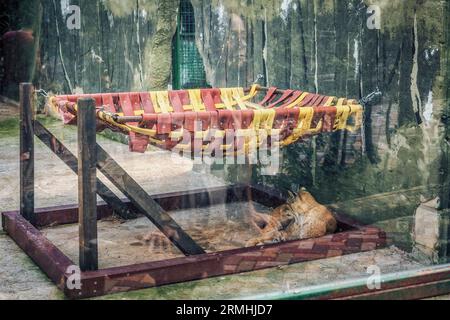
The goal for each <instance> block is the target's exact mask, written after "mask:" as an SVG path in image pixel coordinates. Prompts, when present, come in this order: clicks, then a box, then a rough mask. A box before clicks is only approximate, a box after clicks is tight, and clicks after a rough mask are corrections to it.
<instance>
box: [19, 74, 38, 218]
mask: <svg viewBox="0 0 450 320" xmlns="http://www.w3.org/2000/svg"><path fill="white" fill-rule="evenodd" d="M33 92H34V87H33V85H32V84H31V83H22V84H20V106H19V109H20V110H19V112H20V120H19V121H20V214H21V215H22V216H23V217H24V218H25V219H26V220H27V221H29V222H30V223H31V224H33V225H34V224H35V223H36V216H35V214H34V129H33V127H34V123H33V122H34V107H33Z"/></svg>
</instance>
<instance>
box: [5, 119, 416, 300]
mask: <svg viewBox="0 0 450 320" xmlns="http://www.w3.org/2000/svg"><path fill="white" fill-rule="evenodd" d="M50 128H51V130H52V132H54V133H55V135H57V136H58V137H59V138H61V139H62V140H63V141H64V143H65V144H66V145H67V146H68V147H69V148H70V149H71V150H72V151H75V150H76V144H75V128H70V127H69V128H67V127H66V128H63V127H62V125H61V124H59V123H55V122H52V123H51V125H50ZM98 139H99V142H100V144H101V145H102V146H103V147H104V148H105V149H106V150H107V151H108V152H110V154H111V155H113V156H114V158H115V159H116V160H117V161H118V162H119V163H120V164H121V165H122V166H123V167H125V169H126V170H127V171H128V172H130V173H131V175H132V176H133V177H134V178H135V179H136V180H137V181H138V182H139V183H141V184H142V185H143V187H144V188H145V189H146V190H147V191H148V192H149V193H150V194H155V193H163V192H171V191H181V190H186V189H197V188H201V187H215V186H222V185H225V182H224V181H223V180H221V179H219V178H217V177H216V176H212V175H208V174H204V173H203V174H200V173H197V172H193V171H192V168H193V164H192V162H191V161H190V160H187V159H182V158H179V157H172V156H171V155H170V154H169V153H166V152H161V151H153V152H148V153H146V154H144V155H141V154H132V153H129V152H128V147H127V146H125V145H121V144H119V143H115V142H112V141H110V140H107V139H105V138H102V137H99V138H98ZM18 146H19V141H18V135H17V132H13V133H11V130H9V131H8V132H6V131H3V132H2V127H1V126H0V149H1V152H0V185H1V186H3V188H1V189H0V211H8V210H15V209H17V207H18V190H19V189H18V182H19V173H18V168H19V163H18ZM108 185H109V186H110V187H111V188H112V189H113V190H115V189H114V188H113V187H112V186H111V185H110V184H108ZM76 190H77V177H76V176H75V175H74V174H73V173H72V172H71V171H70V170H69V169H67V168H66V167H65V165H64V164H63V163H62V162H61V161H60V160H59V159H57V158H56V156H54V155H53V154H51V152H49V151H48V150H47V149H46V147H45V146H44V145H43V144H41V143H39V142H36V206H37V207H46V206H53V205H61V204H73V203H76V202H77V194H76ZM242 208H244V209H245V204H243V207H241V208H240V209H239V208H237V209H236V208H235V209H234V210H238V209H239V210H244V209H242ZM211 210H212V211H214V212H216V213H217V212H222V214H223V212H224V211H226V210H229V209H227V208H212V209H210V211H209V212H212V211H211ZM195 213H196V215H198V213H199V212H198V211H197V212H195ZM178 214H181V215H183V214H184V216H185V217H186V216H189V215H191V214H192V212H184V213H178ZM114 228H120V229H121V230H124V233H123V234H124V235H125V236H124V239H125V238H126V241H125V240H124V241H121V244H120V245H117V244H116V245H115V242H114V241H113V240H114V230H115V229H114ZM147 228H148V229H147ZM100 230H102V232H103V238H102V239H103V240H101V241H104V242H103V245H104V246H105V248H108V246H109V247H111V248H114V249H113V250H112V251H111V254H109V255H108V254H106V255H105V256H104V257H106V258H105V259H103V263H105V265H111V264H114V263H116V264H121V263H126V262H128V261H129V260H130V259H131V260H134V259H136V260H138V261H139V259H144V258H145V255H144V256H139V250H141V252H142V248H139V246H135V248H134V249H130V250H134V251H133V252H134V254H131V255H130V256H129V257H126V252H127V248H130V247H133V245H131V244H132V243H133V241H134V242H136V239H137V238H138V237H139V235H142V234H145V233H146V232H147V230H149V231H150V230H151V226H150V225H149V223H148V222H146V221H144V220H136V221H134V222H129V223H128V224H118V223H117V222H116V221H104V222H101V223H100ZM45 232H46V234H47V235H48V237H49V238H51V239H52V240H53V241H55V243H56V244H58V246H59V247H60V248H61V249H62V250H63V251H66V252H67V254H69V255H70V254H71V252H72V254H74V253H73V252H75V251H74V250H73V248H74V246H75V247H76V245H77V242H76V226H65V227H60V228H54V229H50V230H47V231H45ZM221 232H222V234H226V232H224V231H223V230H222V231H221ZM216 235H217V234H216ZM241 240H242V239H241ZM108 241H109V242H108ZM221 245H222V246H223V241H222V244H221ZM228 245H231V246H232V244H231V243H229V244H228ZM136 248H137V249H136ZM0 249H1V251H2V254H1V255H0V299H63V298H64V297H63V296H62V294H61V293H60V292H59V291H58V290H57V289H56V288H55V286H54V285H53V284H52V283H51V282H50V281H49V280H48V278H47V277H46V276H45V275H44V274H43V273H42V272H41V271H40V270H39V269H38V268H37V267H36V266H35V265H34V264H33V262H32V261H31V260H30V259H29V258H28V257H27V256H26V255H25V254H24V253H23V252H22V251H21V250H20V249H19V248H18V247H17V246H16V245H15V243H14V242H13V241H12V240H11V239H10V238H9V237H8V236H7V235H6V234H5V233H4V232H2V231H1V229H0ZM114 250H115V251H114ZM173 254H174V255H176V254H177V253H176V252H173ZM122 255H123V256H125V257H126V258H123V257H122ZM147 256H148V254H147ZM108 257H109V261H108ZM72 258H73V259H76V256H73V257H72ZM101 260H102V259H101ZM144 260H145V259H144ZM101 263H102V262H101ZM373 265H376V266H378V267H379V268H380V269H381V271H382V273H390V272H395V271H405V270H411V269H417V268H420V267H421V266H423V265H422V264H420V263H419V262H416V261H414V260H413V259H412V258H411V257H410V256H409V255H408V254H407V253H405V252H403V251H401V250H399V249H397V248H396V247H390V248H386V249H382V250H376V251H372V252H367V253H360V254H355V255H349V256H345V257H338V258H332V259H325V260H320V261H313V262H308V263H301V264H296V265H292V266H286V267H282V268H274V269H269V270H263V271H257V272H251V273H246V274H242V275H234V276H227V277H219V278H214V279H207V280H202V281H194V282H189V283H183V284H176V285H170V286H165V287H161V288H151V289H147V290H140V291H135V292H130V293H124V294H117V295H111V296H107V297H102V299H231V298H241V297H248V296H255V295H260V294H264V293H268V292H272V291H279V290H287V289H295V288H301V287H305V286H309V285H317V284H323V283H329V282H332V281H336V280H343V279H348V278H360V277H367V276H368V275H367V268H368V267H369V266H373Z"/></svg>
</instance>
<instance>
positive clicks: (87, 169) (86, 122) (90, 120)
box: [77, 98, 98, 271]
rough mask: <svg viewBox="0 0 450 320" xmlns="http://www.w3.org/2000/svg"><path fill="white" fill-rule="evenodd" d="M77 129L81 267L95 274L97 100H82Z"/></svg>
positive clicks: (96, 267) (96, 251) (96, 259)
mask: <svg viewBox="0 0 450 320" xmlns="http://www.w3.org/2000/svg"><path fill="white" fill-rule="evenodd" d="M77 127H78V206H79V231H80V238H79V239H80V268H81V270H82V271H94V270H97V269H98V239H97V156H96V152H95V146H96V140H97V139H96V134H97V130H96V129H97V118H96V111H95V100H93V99H90V98H83V99H79V100H78V126H77Z"/></svg>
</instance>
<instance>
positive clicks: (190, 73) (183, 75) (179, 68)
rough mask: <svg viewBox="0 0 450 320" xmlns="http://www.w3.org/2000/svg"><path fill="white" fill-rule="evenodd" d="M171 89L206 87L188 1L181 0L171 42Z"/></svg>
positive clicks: (193, 20)
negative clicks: (175, 30) (175, 29)
mask: <svg viewBox="0 0 450 320" xmlns="http://www.w3.org/2000/svg"><path fill="white" fill-rule="evenodd" d="M172 50H173V55H172V57H173V67H172V70H173V71H172V79H173V80H172V82H173V83H172V85H173V89H175V90H179V89H194V88H204V87H206V86H207V82H206V74H205V68H204V65H203V59H202V57H201V55H200V53H199V51H198V48H197V45H196V42H195V17H194V8H193V7H192V4H191V2H190V1H189V0H181V4H180V10H179V15H178V27H177V32H176V35H175V37H174V41H173V49H172Z"/></svg>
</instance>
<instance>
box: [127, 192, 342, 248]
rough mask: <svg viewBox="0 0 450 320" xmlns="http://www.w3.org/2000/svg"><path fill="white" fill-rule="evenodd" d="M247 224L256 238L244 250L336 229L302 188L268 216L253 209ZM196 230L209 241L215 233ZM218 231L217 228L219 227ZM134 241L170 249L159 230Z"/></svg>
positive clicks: (233, 227)
mask: <svg viewBox="0 0 450 320" xmlns="http://www.w3.org/2000/svg"><path fill="white" fill-rule="evenodd" d="M247 222H248V224H249V225H250V226H251V227H252V228H253V229H254V230H255V231H256V232H254V234H256V235H257V236H256V237H255V238H252V239H250V240H248V241H247V242H246V247H253V246H258V245H266V244H274V243H280V242H284V241H291V240H302V239H309V238H317V237H321V236H324V235H326V234H330V233H334V232H335V231H336V228H337V222H336V219H335V218H334V216H333V214H332V213H331V212H330V211H329V210H328V209H327V208H326V207H325V206H323V205H321V204H319V203H318V202H317V201H316V200H315V199H314V197H313V196H312V195H311V194H310V193H309V192H308V191H306V190H305V189H301V190H300V191H299V192H298V194H297V195H295V194H292V195H291V197H290V200H289V201H287V203H285V204H283V205H281V206H280V207H278V208H276V209H274V210H273V211H272V213H271V214H263V213H258V212H256V211H255V210H253V212H252V213H251V214H249V215H248V221H247ZM228 224H229V225H228V226H224V225H223V224H222V225H221V227H223V228H224V229H223V230H222V232H224V233H227V232H229V231H226V229H231V230H235V231H237V230H238V229H241V230H242V225H238V224H237V223H236V222H228ZM196 229H198V230H196V231H195V233H196V234H197V235H198V236H199V238H203V239H210V240H211V238H214V235H215V234H217V230H216V231H212V230H208V228H204V226H203V227H198V228H196ZM219 229H221V228H220V227H219ZM244 229H245V228H244ZM214 232H215V233H214ZM137 239H138V240H139V241H138V242H134V243H132V244H131V245H134V246H136V245H137V246H150V247H151V248H152V249H156V250H159V249H164V250H168V249H170V247H171V243H170V241H169V240H168V239H167V238H166V237H165V236H164V235H163V234H162V233H160V232H159V231H157V232H150V233H148V234H147V235H145V236H139V237H137ZM208 244H209V245H211V244H212V243H211V242H210V241H208V243H205V245H208Z"/></svg>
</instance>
